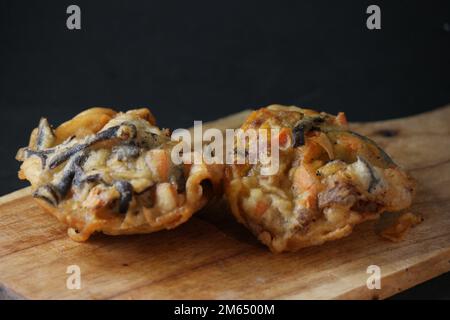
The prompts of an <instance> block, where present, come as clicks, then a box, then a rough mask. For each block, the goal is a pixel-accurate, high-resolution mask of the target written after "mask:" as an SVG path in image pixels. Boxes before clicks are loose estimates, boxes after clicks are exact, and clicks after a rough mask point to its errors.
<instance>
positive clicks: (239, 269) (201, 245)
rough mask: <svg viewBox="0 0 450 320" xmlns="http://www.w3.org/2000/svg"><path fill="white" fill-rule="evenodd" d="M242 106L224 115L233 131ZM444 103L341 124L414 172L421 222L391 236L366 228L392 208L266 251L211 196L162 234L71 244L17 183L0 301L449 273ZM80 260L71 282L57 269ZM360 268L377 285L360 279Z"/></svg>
mask: <svg viewBox="0 0 450 320" xmlns="http://www.w3.org/2000/svg"><path fill="white" fill-rule="evenodd" d="M247 114H248V111H245V112H243V113H241V114H238V115H236V116H232V117H229V118H227V119H226V120H225V121H218V122H215V123H214V125H215V126H218V127H219V128H221V129H224V128H227V127H235V126H236V125H238V124H239V123H240V122H241V121H242V119H243V117H245V116H246V115H247ZM449 124H450V106H447V107H445V108H441V109H438V110H435V111H432V112H429V113H426V114H422V115H418V116H413V117H409V118H404V119H397V120H389V121H381V122H372V123H366V124H354V125H352V126H353V128H354V129H355V130H357V131H358V132H360V133H363V134H367V135H368V136H370V137H372V138H373V139H374V140H376V141H377V142H378V143H379V144H380V145H381V146H382V147H384V148H385V149H386V150H387V152H388V153H389V154H390V155H392V156H393V158H394V159H395V160H396V161H397V162H398V164H400V165H401V166H403V167H404V168H406V169H407V170H408V171H409V172H411V174H412V175H413V176H414V177H415V178H416V179H417V180H418V185H419V188H418V193H417V197H416V199H415V203H414V205H413V208H412V209H411V210H412V211H413V212H414V213H419V214H421V215H422V216H423V217H424V218H425V221H424V222H423V223H422V224H420V225H419V226H417V227H415V228H414V229H412V230H411V231H410V232H409V233H408V235H407V237H406V239H405V240H404V241H403V242H400V243H392V242H389V241H386V240H383V239H381V238H380V237H379V236H378V235H377V234H376V232H375V230H377V229H380V228H382V227H383V226H384V225H386V224H387V223H389V222H390V220H392V217H393V216H394V215H392V214H385V215H383V217H382V219H381V220H380V221H375V222H368V223H365V224H362V225H360V226H358V227H357V228H356V230H355V232H354V233H353V234H352V235H351V236H349V237H347V238H345V239H342V240H339V241H335V242H332V243H327V244H325V245H322V246H319V247H312V248H306V249H304V250H301V251H300V252H297V253H286V254H277V255H276V254H272V253H270V252H269V251H268V250H267V249H266V248H265V247H264V246H262V245H260V244H259V243H258V242H257V241H256V240H255V239H254V237H253V236H252V235H251V234H250V233H249V232H248V231H247V230H246V229H245V228H244V227H242V226H240V225H238V224H237V223H236V222H235V221H234V220H233V218H232V217H231V215H230V214H228V213H227V209H226V207H225V206H224V203H223V202H218V203H216V204H213V205H210V206H209V207H208V208H206V209H204V210H203V211H202V212H201V213H198V214H196V215H195V216H194V218H193V219H191V220H190V221H189V222H188V223H186V224H184V225H182V226H181V227H179V228H177V229H175V230H172V231H170V232H165V231H162V232H158V233H154V234H149V235H138V236H120V237H110V236H104V235H95V236H93V237H92V238H91V239H90V240H89V241H88V242H86V243H76V242H73V241H71V240H69V238H68V237H67V235H66V231H65V227H64V226H62V225H61V224H59V223H58V222H57V221H56V219H54V218H53V217H51V216H50V215H48V214H45V213H44V212H43V211H42V210H41V209H39V208H38V207H37V206H36V205H35V204H34V202H33V200H32V199H31V197H30V196H29V189H23V190H19V191H16V192H14V193H12V194H10V195H7V196H4V197H1V198H0V283H1V285H0V298H27V299H72V298H73V299H130V298H131V299H171V298H176V299H187V298H191V299H203V298H212V299H240V298H250V299H348V298H358V299H370V298H386V297H389V296H391V295H393V294H395V293H398V292H400V291H402V290H405V289H407V288H410V287H412V286H414V285H416V284H418V283H421V282H423V281H426V280H428V279H431V278H433V277H435V276H437V275H439V274H442V273H444V272H446V271H449V270H450V191H449V187H448V186H449V185H450V125H449ZM73 264H76V265H78V266H80V268H81V273H82V274H81V276H82V284H81V285H82V287H81V289H80V290H68V289H67V288H66V279H67V276H68V275H67V274H66V268H67V266H69V265H73ZM369 265H378V266H380V268H381V273H382V280H381V289H380V290H369V289H367V287H366V281H367V278H368V276H369V275H368V274H367V273H366V270H367V267H368V266H369Z"/></svg>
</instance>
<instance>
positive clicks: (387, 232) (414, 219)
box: [380, 212, 424, 242]
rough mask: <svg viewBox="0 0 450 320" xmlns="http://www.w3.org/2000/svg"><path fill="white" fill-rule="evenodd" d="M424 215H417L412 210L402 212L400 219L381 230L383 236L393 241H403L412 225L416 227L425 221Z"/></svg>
mask: <svg viewBox="0 0 450 320" xmlns="http://www.w3.org/2000/svg"><path fill="white" fill-rule="evenodd" d="M423 220H424V219H423V217H421V216H420V215H415V214H413V213H411V212H406V213H404V214H402V215H401V216H400V217H398V219H397V220H396V221H395V222H394V223H393V224H392V225H390V226H388V227H387V228H386V229H384V230H383V231H382V232H381V234H380V235H381V237H383V238H384V239H388V240H390V241H393V242H399V241H402V240H403V239H404V238H405V236H406V233H407V232H408V230H409V229H411V228H412V227H415V226H416V225H418V224H419V223H421V222H422V221H423Z"/></svg>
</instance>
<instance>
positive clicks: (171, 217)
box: [17, 108, 223, 241]
mask: <svg viewBox="0 0 450 320" xmlns="http://www.w3.org/2000/svg"><path fill="white" fill-rule="evenodd" d="M175 145H176V142H173V141H171V140H170V137H169V133H168V131H166V130H160V129H159V128H158V127H156V125H155V119H154V117H153V116H152V114H151V113H150V111H149V110H148V109H145V108H144V109H137V110H131V111H128V112H126V113H117V112H115V111H114V110H111V109H105V108H92V109H88V110H86V111H84V112H82V113H80V114H79V115H77V116H76V117H74V118H73V119H72V120H70V121H68V122H66V123H63V124H62V125H61V126H59V127H58V128H56V129H55V130H54V129H53V128H52V127H51V126H50V125H49V123H48V121H47V120H46V119H45V118H42V119H41V121H40V123H39V126H38V128H36V129H35V130H34V131H33V132H32V134H31V138H30V142H29V146H28V147H26V148H22V149H20V150H19V152H18V154H17V159H18V160H20V161H22V162H23V163H22V165H21V169H20V172H19V177H20V178H21V179H27V180H29V181H30V183H31V186H32V189H33V197H34V198H35V199H36V200H37V201H38V203H39V204H40V205H41V206H42V207H43V208H44V209H46V210H47V211H49V212H50V213H52V214H53V215H54V216H56V217H57V218H58V219H59V220H60V221H61V222H63V223H65V224H67V225H68V226H69V229H68V233H69V235H70V237H71V238H72V239H74V240H77V241H84V240H87V239H88V238H89V236H90V235H91V234H92V233H94V232H96V231H99V232H103V233H106V234H110V235H119V234H136V233H149V232H154V231H158V230H161V229H171V228H174V227H176V226H178V225H180V224H181V223H183V222H185V221H187V220H188V219H189V218H190V217H191V216H192V214H193V213H194V212H196V211H197V210H199V209H200V208H202V207H203V206H204V205H205V204H206V202H207V201H208V199H209V198H211V197H212V196H213V195H214V193H215V192H218V190H220V188H221V180H222V175H223V167H222V166H219V165H206V164H204V163H203V162H202V163H200V164H193V165H189V164H179V165H175V164H174V163H173V162H172V160H171V150H172V148H173V147H174V146H175Z"/></svg>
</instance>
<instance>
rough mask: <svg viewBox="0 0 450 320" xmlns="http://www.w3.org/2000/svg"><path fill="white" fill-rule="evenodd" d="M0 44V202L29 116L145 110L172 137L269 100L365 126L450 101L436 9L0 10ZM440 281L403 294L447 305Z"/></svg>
mask: <svg viewBox="0 0 450 320" xmlns="http://www.w3.org/2000/svg"><path fill="white" fill-rule="evenodd" d="M70 4H77V5H79V6H80V7H81V12H82V13H81V20H82V29H81V30H68V29H67V27H66V19H67V16H68V15H67V14H66V8H67V6H69V5H70ZM370 4H377V5H379V6H380V7H381V20H382V22H381V23H382V29H381V30H368V29H367V28H366V19H367V17H368V15H367V14H366V8H367V6H368V5H370ZM0 41H1V42H0V108H1V110H0V116H1V119H2V124H1V125H0V145H1V149H0V158H1V164H2V165H1V166H0V178H1V181H2V182H1V184H0V194H5V193H8V192H11V191H13V190H15V189H18V188H20V187H23V186H26V185H27V184H26V183H24V182H20V181H19V180H18V179H17V174H16V172H17V170H18V166H19V164H18V163H17V162H16V161H15V160H14V156H15V152H16V150H17V149H18V148H19V147H20V146H24V145H26V144H27V141H28V137H29V134H30V132H31V129H32V128H34V127H35V126H36V124H37V122H38V120H39V117H40V116H46V117H48V118H49V120H50V122H51V123H53V124H54V125H58V124H59V123H61V122H62V121H64V120H67V119H68V118H71V117H72V116H73V115H75V114H76V113H78V112H79V111H81V110H82V109H85V108H88V107H91V106H109V107H113V108H117V109H119V110H126V109H129V108H134V107H140V106H149V107H150V108H151V110H152V111H153V113H154V114H155V116H156V117H157V119H158V122H159V124H160V125H161V126H163V127H169V128H177V127H189V126H191V125H192V123H193V121H194V120H203V121H208V120H212V119H215V118H218V117H220V116H224V115H227V114H230V113H233V112H236V111H239V110H242V109H244V108H257V107H261V106H265V105H267V104H271V103H282V104H295V105H299V106H305V107H312V108H315V109H320V110H323V111H327V112H330V113H336V112H338V111H346V113H347V116H348V118H349V119H350V120H364V121H368V120H380V119H386V118H393V117H401V116H405V115H410V114H415V113H419V112H423V111H426V110H430V109H433V108H436V107H439V106H442V105H444V104H446V103H449V102H450V1H449V0H447V1H425V0H423V1H392V0H391V1H370V2H369V1H331V0H330V1H320V0H315V1H312V0H308V1H306V0H302V1H300V0H297V1H270V2H263V1H242V0H241V1H234V0H228V1H212V0H210V1H196V0H190V1H173V0H168V1H20V0H18V1H17V0H16V1H5V0H0ZM449 284H450V277H449V276H444V277H441V278H440V279H438V280H437V281H434V282H431V284H427V285H425V286H424V287H425V289H415V291H409V292H407V293H405V294H403V297H426V296H428V297H431V296H432V297H443V296H446V297H447V298H450V292H449V291H448V290H450V285H449ZM430 286H431V289H430ZM427 288H428V289H427ZM444 289H447V290H446V291H445V290H444ZM421 290H422V291H421ZM411 292H412V293H411Z"/></svg>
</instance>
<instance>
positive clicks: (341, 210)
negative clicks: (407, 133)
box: [225, 105, 415, 252]
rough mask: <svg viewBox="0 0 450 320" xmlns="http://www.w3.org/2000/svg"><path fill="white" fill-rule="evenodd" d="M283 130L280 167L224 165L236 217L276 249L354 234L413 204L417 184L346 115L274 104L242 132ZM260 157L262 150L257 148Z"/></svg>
mask: <svg viewBox="0 0 450 320" xmlns="http://www.w3.org/2000/svg"><path fill="white" fill-rule="evenodd" d="M241 128H242V129H244V130H248V129H260V128H261V129H262V128H266V129H271V128H278V129H280V131H279V132H280V136H279V137H278V138H279V141H280V146H281V147H280V166H279V167H280V170H279V171H278V173H276V174H275V175H273V176H263V175H261V171H260V170H261V164H259V163H258V164H249V163H245V164H237V163H235V164H233V165H229V166H227V168H226V178H225V191H226V195H227V198H228V200H229V203H230V207H231V209H232V212H233V214H234V215H235V216H236V218H237V219H238V221H239V222H241V223H243V224H244V225H246V226H247V227H248V228H249V229H250V230H251V231H252V232H253V233H254V234H255V235H256V236H257V237H258V238H259V239H260V240H261V241H262V242H263V243H264V244H266V245H267V246H268V247H269V248H270V249H271V250H272V251H274V252H282V251H296V250H298V249H300V248H303V247H307V246H312V245H320V244H322V243H324V242H326V241H331V240H336V239H339V238H342V237H345V236H347V235H349V234H350V233H351V232H352V229H353V227H354V226H355V225H356V224H359V223H362V222H364V221H366V220H369V219H376V218H378V216H379V214H380V213H382V212H384V211H398V210H402V209H404V208H407V207H409V206H410V205H411V202H412V198H413V195H414V190H415V182H414V181H413V179H412V178H411V177H410V176H408V175H407V174H406V173H405V172H404V171H403V170H402V169H401V168H399V167H398V166H397V165H396V164H395V163H394V162H393V161H392V159H391V158H390V157H389V156H388V155H387V154H386V153H385V152H384V151H383V150H382V149H381V148H380V147H379V146H378V145H376V144H375V142H373V141H372V140H370V139H369V138H367V137H364V136H361V135H359V134H358V133H355V132H352V131H350V130H349V129H348V127H347V121H346V119H345V115H344V114H343V113H340V114H339V115H338V116H336V117H335V116H332V115H329V114H326V113H323V112H321V113H319V112H316V111H313V110H309V109H301V108H297V107H285V106H280V105H272V106H269V107H267V108H262V109H260V110H257V111H255V112H253V113H252V114H251V115H250V116H249V117H248V119H247V120H246V121H245V122H244V124H243V125H242V127H241ZM260 152H261V151H260Z"/></svg>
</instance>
